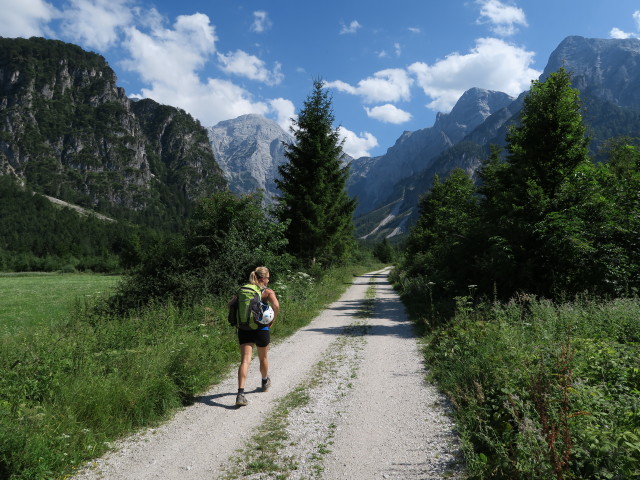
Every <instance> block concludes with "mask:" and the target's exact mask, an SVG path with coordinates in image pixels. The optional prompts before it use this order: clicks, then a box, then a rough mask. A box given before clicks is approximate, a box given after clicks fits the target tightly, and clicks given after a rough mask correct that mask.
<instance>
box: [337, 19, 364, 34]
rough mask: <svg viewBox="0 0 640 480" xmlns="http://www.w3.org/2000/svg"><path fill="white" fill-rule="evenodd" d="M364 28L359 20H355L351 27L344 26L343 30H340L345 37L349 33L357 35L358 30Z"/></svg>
mask: <svg viewBox="0 0 640 480" xmlns="http://www.w3.org/2000/svg"><path fill="white" fill-rule="evenodd" d="M361 28H362V25H360V22H358V21H357V20H353V21H352V22H351V23H350V24H349V25H345V24H344V23H343V24H342V28H341V29H340V35H345V34H348V33H356V32H357V31H358V30H360V29H361Z"/></svg>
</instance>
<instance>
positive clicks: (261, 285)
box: [236, 267, 280, 407]
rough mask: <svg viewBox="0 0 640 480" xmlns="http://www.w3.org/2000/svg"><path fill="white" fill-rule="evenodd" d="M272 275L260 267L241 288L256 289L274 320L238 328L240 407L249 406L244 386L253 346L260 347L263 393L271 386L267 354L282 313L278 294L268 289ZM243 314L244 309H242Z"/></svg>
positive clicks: (238, 397)
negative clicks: (270, 309)
mask: <svg viewBox="0 0 640 480" xmlns="http://www.w3.org/2000/svg"><path fill="white" fill-rule="evenodd" d="M269 279H270V273H269V269H268V268H266V267H258V268H256V269H255V270H254V271H253V272H251V274H250V275H249V283H248V284H247V285H244V286H243V287H242V288H241V291H242V290H243V289H244V290H245V291H247V290H249V291H250V290H253V291H256V287H257V289H258V291H259V294H260V299H261V300H262V302H263V303H264V304H267V305H269V306H270V307H271V308H272V309H273V319H272V320H271V322H270V323H268V324H260V323H256V322H252V324H251V326H250V327H249V328H246V329H242V328H238V343H239V344H240V366H239V367H238V395H237V397H236V405H237V406H238V407H241V406H244V405H247V404H248V403H249V402H247V398H246V396H245V394H244V385H245V382H246V380H247V374H248V373H249V364H250V363H251V357H252V356H253V345H256V346H257V347H258V359H259V360H260V373H261V374H262V391H263V392H266V391H267V390H269V387H270V386H271V379H270V378H269V360H268V358H267V354H268V352H269V343H270V342H271V336H270V328H271V327H272V326H273V323H274V322H275V319H276V317H277V316H278V312H279V311H280V303H279V302H278V298H277V297H276V293H275V292H274V291H273V290H272V289H270V288H267V285H268V284H269ZM240 310H241V314H242V310H243V309H242V307H241V308H240Z"/></svg>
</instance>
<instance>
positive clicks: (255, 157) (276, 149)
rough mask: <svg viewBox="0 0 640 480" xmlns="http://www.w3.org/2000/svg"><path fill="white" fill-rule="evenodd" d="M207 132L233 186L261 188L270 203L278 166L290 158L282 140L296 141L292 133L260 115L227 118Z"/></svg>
mask: <svg viewBox="0 0 640 480" xmlns="http://www.w3.org/2000/svg"><path fill="white" fill-rule="evenodd" d="M208 133H209V140H210V142H211V148H212V150H213V153H214V155H215V157H216V160H217V161H218V164H219V165H220V167H221V168H222V170H223V171H224V175H225V178H226V180H227V182H228V183H229V188H230V190H231V191H233V192H236V193H240V194H245V193H251V192H255V191H257V190H262V191H263V192H264V193H265V202H266V203H270V202H271V201H272V200H273V198H274V196H275V195H276V194H277V189H276V184H275V178H277V176H278V167H279V166H280V165H282V164H283V163H285V162H286V161H287V159H286V157H285V155H284V151H285V149H284V145H283V143H293V142H294V138H293V136H292V135H290V134H289V133H287V132H285V131H284V130H283V129H282V128H281V127H280V126H279V125H278V124H277V123H276V122H274V121H273V120H269V119H266V118H264V117H261V116H260V115H242V116H240V117H238V118H235V119H233V120H225V121H223V122H220V123H218V124H217V125H215V126H213V127H210V128H209V129H208Z"/></svg>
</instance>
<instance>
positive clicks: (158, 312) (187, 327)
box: [0, 265, 379, 479]
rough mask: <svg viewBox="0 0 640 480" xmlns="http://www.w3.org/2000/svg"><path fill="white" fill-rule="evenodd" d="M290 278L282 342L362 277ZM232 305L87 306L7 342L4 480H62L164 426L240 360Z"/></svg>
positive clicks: (0, 400)
mask: <svg viewBox="0 0 640 480" xmlns="http://www.w3.org/2000/svg"><path fill="white" fill-rule="evenodd" d="M376 268H379V266H378V265H376V266H365V267H349V268H341V269H337V270H333V271H330V272H328V273H327V274H325V275H324V277H323V278H322V280H319V281H311V279H309V278H307V277H306V276H304V275H299V274H289V275H286V276H285V275H280V277H281V279H282V280H281V282H280V283H279V284H276V285H274V288H275V289H276V292H277V293H278V297H279V299H280V303H281V306H282V313H281V316H280V318H279V321H278V324H277V327H276V328H275V330H274V336H275V337H278V336H280V337H283V336H286V335H289V334H290V333H292V332H293V331H295V330H296V329H298V328H300V327H301V326H303V325H306V324H307V323H308V322H309V321H311V320H312V319H313V318H314V317H315V316H316V315H317V314H318V312H319V311H321V310H322V309H323V308H324V306H325V305H326V304H327V303H328V302H330V301H332V300H335V299H336V298H338V297H339V296H340V294H342V292H344V290H345V289H346V288H347V287H348V286H349V285H350V284H351V282H352V279H353V277H354V276H356V275H360V274H362V273H365V272H367V271H371V270H374V269H376ZM234 334H235V332H234V330H233V329H232V328H231V327H229V326H228V325H227V323H226V299H217V300H215V301H212V302H211V303H209V304H206V305H197V306H193V307H191V308H185V309H177V308H173V307H171V306H158V307H154V308H148V309H146V310H145V311H141V312H139V313H137V314H136V315H131V316H128V317H125V318H114V317H107V316H96V315H94V314H91V313H90V312H89V309H88V308H87V306H86V305H85V304H81V305H77V308H75V309H74V310H73V311H72V312H71V313H69V314H68V315H67V317H66V320H65V321H64V322H60V323H58V324H56V325H53V326H42V327H41V328H38V329H32V330H30V331H28V332H24V333H23V334H20V335H12V336H4V337H2V338H0V342H1V343H0V478H7V479H17V478H20V479H42V478H57V477H62V476H63V475H64V474H65V473H71V472H73V470H74V468H76V467H77V466H79V465H81V464H83V463H84V462H85V461H87V460H89V459H91V458H95V457H96V456H99V455H100V454H102V453H104V452H105V451H106V450H107V449H108V448H109V446H110V442H112V441H113V440H115V439H117V438H119V437H121V436H123V435H126V434H128V433H130V432H131V431H133V430H135V429H137V428H140V427H143V426H147V425H152V424H154V423H156V422H159V421H162V420H164V419H166V418H168V416H169V415H170V414H171V412H172V411H173V410H174V409H175V408H177V407H180V406H181V405H184V404H185V403H188V402H189V400H190V398H192V397H193V396H194V395H196V394H198V393H200V392H202V391H204V390H205V389H206V388H207V387H208V386H209V385H211V384H212V383H214V382H216V381H217V380H219V378H220V376H221V375H224V374H225V373H226V372H227V371H228V369H229V366H230V365H231V364H232V363H234V362H236V361H237V357H238V353H237V344H236V340H235V336H234Z"/></svg>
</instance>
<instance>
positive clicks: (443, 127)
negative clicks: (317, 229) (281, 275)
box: [348, 88, 513, 215]
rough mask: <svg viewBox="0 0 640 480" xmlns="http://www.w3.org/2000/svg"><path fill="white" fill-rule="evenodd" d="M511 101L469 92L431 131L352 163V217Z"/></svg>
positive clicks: (407, 134) (487, 93) (497, 94)
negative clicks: (372, 156)
mask: <svg viewBox="0 0 640 480" xmlns="http://www.w3.org/2000/svg"><path fill="white" fill-rule="evenodd" d="M512 101H513V97H510V96H509V95H507V94H506V93H502V92H493V91H489V90H483V89H480V88H472V89H470V90H468V91H467V92H465V93H464V94H463V95H462V96H461V97H460V99H459V100H458V102H457V103H456V105H455V106H454V107H453V109H452V110H451V112H450V113H448V114H445V113H439V114H438V115H437V117H436V121H435V123H434V125H433V126H432V127H427V128H423V129H421V130H417V131H414V132H404V133H403V134H402V136H401V137H400V138H399V139H398V140H397V141H396V143H395V145H394V146H393V147H391V148H389V149H388V150H387V153H385V154H384V155H382V156H379V157H375V158H367V157H363V158H359V159H356V160H354V161H353V162H352V171H353V173H354V174H353V175H352V176H351V180H350V182H349V184H348V190H349V194H350V195H352V196H354V197H357V198H358V208H357V210H356V215H358V214H362V213H365V212H370V211H371V210H374V209H376V208H378V207H380V206H381V205H383V204H384V203H385V202H386V200H387V198H388V196H389V192H390V191H391V190H392V189H393V187H394V186H395V185H396V184H397V183H398V182H399V181H400V180H402V179H403V178H405V177H410V176H412V175H415V174H416V173H418V172H421V171H423V170H425V169H427V168H429V167H430V165H431V162H432V161H433V159H434V158H435V157H436V156H437V155H438V154H439V153H441V152H442V151H444V150H445V149H447V148H449V147H451V146H453V145H455V144H456V143H458V142H459V141H460V140H462V138H463V137H464V136H465V135H467V134H468V133H469V132H471V131H473V129H474V128H476V127H477V126H478V125H480V124H481V123H482V122H484V121H485V120H486V119H487V118H488V117H489V116H490V115H491V114H492V113H494V112H496V111H497V110H499V109H501V108H503V107H505V106H507V105H509V104H510V103H511V102H512Z"/></svg>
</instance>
